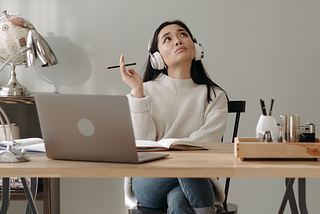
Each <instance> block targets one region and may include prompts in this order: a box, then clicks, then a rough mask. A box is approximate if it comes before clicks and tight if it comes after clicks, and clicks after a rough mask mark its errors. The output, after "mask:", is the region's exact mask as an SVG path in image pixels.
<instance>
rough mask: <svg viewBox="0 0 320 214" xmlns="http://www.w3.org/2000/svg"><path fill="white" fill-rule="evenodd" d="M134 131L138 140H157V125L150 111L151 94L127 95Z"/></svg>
mask: <svg viewBox="0 0 320 214" xmlns="http://www.w3.org/2000/svg"><path fill="white" fill-rule="evenodd" d="M127 97H128V101H129V107H130V113H131V120H132V126H133V132H134V136H135V139H136V140H155V139H156V127H155V124H154V121H153V119H152V117H151V113H150V105H149V99H150V97H149V96H145V97H143V98H136V97H133V96H132V95H131V94H128V95H127Z"/></svg>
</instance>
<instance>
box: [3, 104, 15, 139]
mask: <svg viewBox="0 0 320 214" xmlns="http://www.w3.org/2000/svg"><path fill="white" fill-rule="evenodd" d="M2 116H3V117H4V119H5V120H6V122H7V125H8V126H9V129H10V132H11V138H10V139H8V136H7V130H6V127H5V125H6V124H5V122H4V120H3V118H2ZM0 121H1V124H2V127H3V133H4V139H5V140H6V141H8V140H13V131H12V126H11V123H10V120H9V117H8V115H7V114H6V112H5V111H4V109H3V108H2V107H1V106H0Z"/></svg>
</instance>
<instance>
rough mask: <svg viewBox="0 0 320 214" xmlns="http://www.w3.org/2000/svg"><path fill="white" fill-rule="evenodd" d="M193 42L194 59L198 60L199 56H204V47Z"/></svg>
mask: <svg viewBox="0 0 320 214" xmlns="http://www.w3.org/2000/svg"><path fill="white" fill-rule="evenodd" d="M193 44H194V50H195V57H194V60H196V61H199V60H201V58H203V57H204V49H203V46H202V45H201V44H198V43H193Z"/></svg>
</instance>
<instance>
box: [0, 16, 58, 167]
mask: <svg viewBox="0 0 320 214" xmlns="http://www.w3.org/2000/svg"><path fill="white" fill-rule="evenodd" d="M3 14H4V16H3V17H1V18H0V61H2V62H3V65H2V66H1V67H0V72H1V71H2V69H3V68H4V67H5V66H6V65H8V64H10V65H11V68H12V69H11V77H10V80H9V82H8V84H6V85H4V86H1V87H0V96H28V95H30V92H29V91H28V90H27V89H26V87H24V86H22V85H20V84H19V82H18V81H17V79H16V73H15V67H16V66H17V65H21V64H24V65H25V66H26V67H28V66H39V67H47V66H52V65H55V64H57V63H58V61H57V58H56V56H55V55H54V53H53V51H52V50H51V48H50V46H49V45H48V43H47V42H46V41H45V40H44V38H43V37H42V36H41V35H40V34H39V33H38V32H37V31H36V30H35V28H34V27H33V25H32V24H31V23H30V22H28V21H27V20H25V19H23V18H21V17H19V14H7V11H3ZM10 36H11V37H13V38H10ZM3 118H5V121H4V120H3ZM0 122H1V125H2V127H3V131H4V136H5V140H6V141H12V142H13V146H14V141H13V135H12V127H11V124H10V121H9V118H8V116H7V115H6V113H5V111H4V110H3V109H2V108H1V106H0ZM5 122H6V123H5ZM6 124H8V126H9V130H10V132H11V135H10V138H9V136H8V134H7V133H6V128H5V125H6ZM25 153H26V151H23V150H22V152H20V151H18V150H15V149H13V148H12V146H11V145H8V146H7V150H2V151H1V152H0V162H23V161H29V160H30V159H29V157H28V156H26V155H25Z"/></svg>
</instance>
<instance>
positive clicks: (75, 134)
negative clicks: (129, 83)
mask: <svg viewBox="0 0 320 214" xmlns="http://www.w3.org/2000/svg"><path fill="white" fill-rule="evenodd" d="M35 101H36V107H37V112H38V117H39V122H40V127H41V132H42V138H43V140H44V143H45V148H46V155H47V157H48V158H52V159H63V160H84V161H105V162H123V163H139V162H143V161H149V160H153V159H159V158H162V157H164V156H167V154H154V153H153V154H152V153H151V155H152V156H153V157H151V159H149V157H148V154H145V153H144V154H143V156H147V157H145V159H146V160H139V158H138V153H137V149H136V146H135V140H134V134H133V129H132V122H131V116H130V111H129V104H128V100H127V97H126V96H112V95H80V94H55V93H36V94H35Z"/></svg>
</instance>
